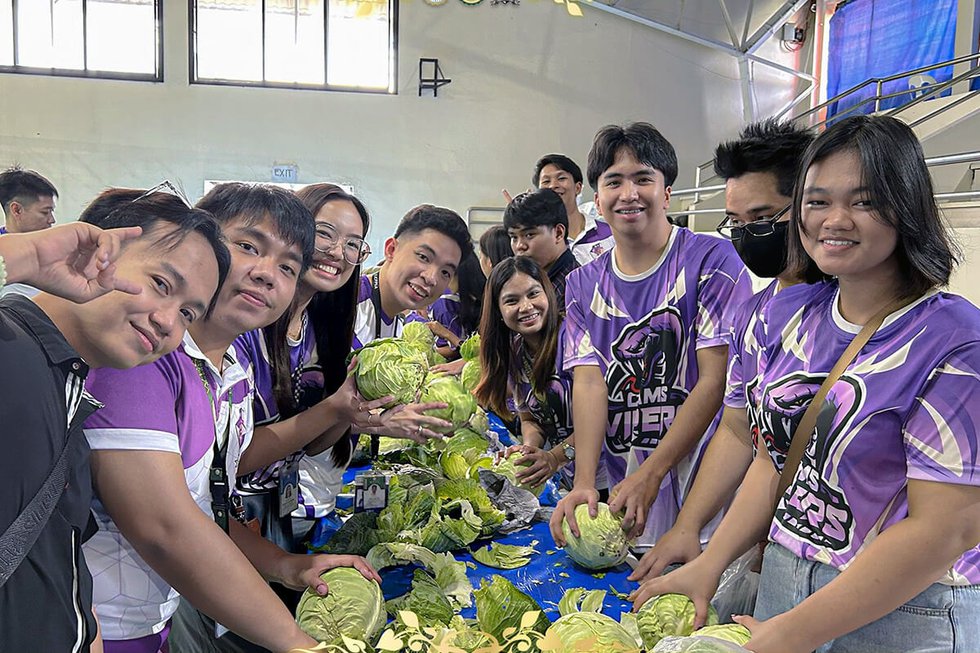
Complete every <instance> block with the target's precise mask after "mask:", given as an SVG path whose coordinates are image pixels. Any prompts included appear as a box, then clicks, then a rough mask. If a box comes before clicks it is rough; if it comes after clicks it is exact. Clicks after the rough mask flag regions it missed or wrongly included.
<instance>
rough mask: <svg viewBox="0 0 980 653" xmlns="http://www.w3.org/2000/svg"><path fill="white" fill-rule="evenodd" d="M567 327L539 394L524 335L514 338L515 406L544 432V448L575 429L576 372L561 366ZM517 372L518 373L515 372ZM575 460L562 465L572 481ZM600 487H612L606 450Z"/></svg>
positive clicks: (511, 382)
mask: <svg viewBox="0 0 980 653" xmlns="http://www.w3.org/2000/svg"><path fill="white" fill-rule="evenodd" d="M563 340H564V329H563V327H562V331H560V332H559V338H558V351H557V352H556V355H555V365H556V367H557V368H558V369H556V370H555V374H554V375H553V376H552V377H551V381H550V383H549V384H548V387H547V389H546V390H545V392H544V396H543V397H542V396H539V395H537V394H535V392H534V387H533V386H532V385H531V380H530V379H529V378H528V375H527V373H526V370H525V364H524V363H523V362H522V361H523V360H524V357H525V355H526V354H525V343H524V339H523V338H522V337H520V336H519V335H517V334H513V337H512V338H511V353H510V355H511V360H510V369H511V371H512V373H511V378H510V379H509V380H508V385H509V387H511V388H512V397H513V402H514V407H515V410H516V412H518V413H530V414H531V416H532V417H533V418H534V421H535V422H537V424H538V426H539V427H540V429H541V432H542V433H543V434H544V437H545V443H544V446H543V449H545V450H548V449H551V448H552V447H554V446H555V445H557V444H559V443H560V442H563V441H564V440H565V439H567V438H568V436H570V435H572V433H573V432H574V430H575V428H574V424H573V421H572V375H571V373H569V372H566V371H565V370H564V369H563V368H562V367H561V362H562V359H563V357H564V351H563ZM515 372H516V373H515ZM574 473H575V463H569V464H567V465H565V466H564V467H563V468H562V474H563V476H565V477H566V478H567V479H568V481H569V482H571V481H572V480H573V479H574ZM595 486H596V489H597V490H605V489H608V488H609V475H608V473H607V472H606V457H605V452H601V453H600V456H599V468H598V469H597V470H596V474H595Z"/></svg>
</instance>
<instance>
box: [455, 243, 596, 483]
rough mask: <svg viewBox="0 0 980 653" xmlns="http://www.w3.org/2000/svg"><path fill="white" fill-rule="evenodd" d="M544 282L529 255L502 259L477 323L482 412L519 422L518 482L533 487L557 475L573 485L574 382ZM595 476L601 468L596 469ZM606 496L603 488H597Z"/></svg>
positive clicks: (548, 287)
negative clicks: (515, 415) (566, 370)
mask: <svg viewBox="0 0 980 653" xmlns="http://www.w3.org/2000/svg"><path fill="white" fill-rule="evenodd" d="M556 308H557V302H556V299H555V291H554V289H553V288H552V287H551V282H550V281H549V280H548V275H547V274H546V273H545V272H544V270H542V269H541V267H540V266H539V265H538V264H537V263H535V262H534V260H533V259H531V258H529V257H527V256H515V257H511V258H506V259H504V260H503V261H501V262H500V263H498V264H497V265H496V266H494V268H493V270H492V271H491V273H490V278H489V280H488V281H487V288H486V290H485V292H484V294H483V317H482V320H481V322H480V363H481V365H482V370H483V371H482V375H481V378H480V382H479V384H478V385H477V387H476V390H475V391H474V393H475V394H476V397H477V400H478V401H479V402H480V404H481V405H483V406H486V407H488V408H489V409H490V410H492V411H494V412H495V413H497V414H499V415H501V416H503V417H510V416H512V415H513V412H514V410H512V406H513V408H514V409H515V410H516V412H517V413H518V414H519V415H520V418H521V420H520V424H521V441H522V445H521V446H519V447H517V448H516V449H517V450H519V451H520V452H521V453H523V458H522V459H520V460H518V461H517V464H518V465H519V466H520V465H524V466H526V467H527V468H526V469H525V470H523V471H521V472H520V474H519V476H520V478H521V480H522V481H525V482H527V483H528V484H530V485H537V484H540V483H542V482H544V481H545V480H547V479H548V478H550V477H551V476H553V475H554V474H555V472H557V471H559V470H563V477H564V478H566V479H567V480H568V481H571V479H572V473H573V470H572V467H573V466H572V465H571V464H569V463H570V462H571V461H572V460H573V459H574V455H575V453H574V452H575V449H574V445H575V436H574V432H573V425H572V410H571V399H572V396H571V395H572V376H571V374H565V373H564V372H563V371H562V370H561V369H559V367H558V362H559V361H560V360H561V355H560V351H559V350H560V347H561V316H560V313H559V311H558V310H556ZM600 470H601V465H600ZM601 487H602V489H605V485H602V486H601Z"/></svg>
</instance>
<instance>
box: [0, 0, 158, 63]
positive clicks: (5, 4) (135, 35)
mask: <svg viewBox="0 0 980 653" xmlns="http://www.w3.org/2000/svg"><path fill="white" fill-rule="evenodd" d="M162 12H163V0H0V72H15V73H32V74H41V75H64V76H71V77H105V78H110V79H133V80H146V81H163V39H162V27H161V26H162V23H163V14H162Z"/></svg>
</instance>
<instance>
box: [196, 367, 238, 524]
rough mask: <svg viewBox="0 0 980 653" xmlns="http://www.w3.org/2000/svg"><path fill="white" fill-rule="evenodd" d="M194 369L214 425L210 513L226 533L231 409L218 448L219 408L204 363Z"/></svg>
mask: <svg viewBox="0 0 980 653" xmlns="http://www.w3.org/2000/svg"><path fill="white" fill-rule="evenodd" d="M194 367H195V368H197V375H198V376H199V377H200V378H201V383H202V384H203V385H204V392H205V393H206V394H207V396H208V403H209V404H211V417H212V421H213V423H214V425H215V432H214V435H215V438H214V444H213V445H212V452H213V454H214V455H213V457H212V459H211V468H210V471H209V474H208V484H209V486H210V488H211V512H212V514H213V515H214V521H215V522H216V523H217V524H218V526H220V527H221V530H223V531H224V532H226V533H227V532H228V472H227V471H226V470H225V454H226V452H227V451H228V443H229V442H230V441H231V407H230V406H229V409H228V420H227V422H226V423H225V437H224V442H223V443H222V444H221V446H220V447H219V446H218V429H217V425H218V418H219V417H220V416H221V413H220V408H219V407H218V405H217V401H216V400H215V397H214V393H213V392H212V391H211V382H210V381H208V376H207V372H206V370H205V365H204V361H202V360H200V359H194ZM230 399H231V389H229V390H228V392H226V393H225V401H226V402H228V401H230Z"/></svg>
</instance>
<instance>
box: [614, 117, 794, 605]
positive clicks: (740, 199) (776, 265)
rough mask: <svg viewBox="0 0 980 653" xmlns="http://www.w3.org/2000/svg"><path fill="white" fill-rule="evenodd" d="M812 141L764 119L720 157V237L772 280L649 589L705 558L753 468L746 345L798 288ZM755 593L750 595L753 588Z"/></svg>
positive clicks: (657, 556)
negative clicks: (789, 266) (801, 211)
mask: <svg viewBox="0 0 980 653" xmlns="http://www.w3.org/2000/svg"><path fill="white" fill-rule="evenodd" d="M811 140H813V134H812V133H810V132H809V131H808V130H804V129H800V128H798V127H794V126H793V125H791V124H789V123H778V122H776V121H775V120H764V121H762V122H757V123H753V124H751V125H749V126H747V127H746V128H745V129H744V130H743V131H742V133H741V134H739V138H738V139H737V140H734V141H729V142H726V143H722V144H721V145H719V146H718V148H717V149H716V150H715V173H716V174H718V176H720V177H721V178H723V179H724V180H725V220H724V221H723V222H722V223H721V225H719V227H718V231H719V233H721V234H722V235H723V236H725V237H726V238H730V239H731V240H732V244H733V245H734V246H735V250H736V251H737V252H738V254H739V256H740V257H741V258H742V260H743V261H744V262H745V265H746V267H747V268H748V269H749V270H750V271H751V272H752V273H753V274H755V275H756V276H757V277H761V278H763V279H772V281H771V283H769V284H768V285H767V286H766V287H765V288H764V289H763V290H761V291H760V292H758V293H756V294H755V295H754V296H753V297H752V299H750V300H749V301H748V302H746V304H745V305H744V306H743V307H742V308H741V309H740V310H739V311H738V312H737V313H736V315H735V318H734V320H733V325H732V344H731V347H730V348H729V362H728V378H727V380H726V381H727V382H726V388H725V399H724V412H723V413H722V419H721V424H720V425H719V426H718V430H717V431H715V435H714V437H713V438H712V440H711V444H709V445H708V449H707V450H706V452H705V455H704V460H703V461H702V462H701V467H700V468H699V470H698V476H697V479H696V480H695V483H694V486H693V487H692V489H691V491H690V493H689V494H688V496H687V500H686V501H685V502H684V506H683V507H682V508H681V512H680V514H679V515H678V516H677V521H676V522H675V523H674V526H673V528H671V529H670V530H669V531H668V532H667V533H665V534H664V535H663V537H661V538H660V540H658V542H657V544H656V546H654V547H653V548H652V549H650V550H649V551H648V552H647V553H646V555H644V556H643V559H642V560H640V564H639V565H638V566H637V567H636V569H635V570H634V571H633V573H632V574H631V575H630V580H638V581H640V582H643V581H644V580H646V579H650V578H654V577H656V576H659V575H660V574H661V573H662V572H663V570H664V568H665V567H667V566H668V565H671V564H675V563H684V562H690V561H691V560H693V559H694V558H695V557H697V556H698V555H700V553H701V546H700V540H699V538H698V534H699V532H700V531H701V529H702V528H703V527H704V525H705V524H707V523H708V522H709V521H710V520H711V519H712V518H713V517H715V515H716V514H718V512H719V511H720V510H722V509H723V508H724V507H725V506H726V505H728V503H729V502H730V501H731V499H732V497H733V496H734V494H735V490H736V489H737V488H738V486H739V484H740V483H741V482H742V478H743V477H744V476H745V472H746V470H747V469H748V467H749V464H750V463H751V462H752V442H750V441H743V440H742V439H740V438H739V437H738V436H736V435H735V434H736V433H748V432H749V428H748V425H747V424H745V422H747V419H748V418H747V415H746V407H747V406H748V401H747V394H748V392H749V388H751V387H753V385H754V384H753V381H754V380H755V378H754V375H755V370H757V369H758V365H757V356H758V350H757V345H756V344H755V343H754V342H752V341H751V339H747V338H746V334H747V333H751V332H752V328H753V326H754V324H755V322H756V320H757V319H758V316H759V314H760V313H761V312H762V308H763V307H764V306H765V304H766V303H767V302H768V301H769V300H770V299H771V298H772V296H773V295H774V294H776V292H777V291H778V290H780V289H782V288H785V287H786V286H790V285H793V284H795V283H798V281H799V280H798V279H796V278H795V277H794V276H793V274H792V273H791V272H787V271H786V270H785V267H786V228H787V225H788V224H789V218H790V204H791V203H792V195H793V184H794V183H795V181H796V174H797V170H798V168H799V161H800V159H801V157H802V156H803V152H804V150H806V148H807V145H809V144H810V141H811ZM746 589H748V588H746ZM737 599H738V597H736V600H735V601H734V602H733V603H732V604H731V605H729V606H728V607H729V608H731V609H730V610H729V612H728V613H726V614H724V615H722V614H721V612H722V611H723V610H724V607H725V606H722V607H720V608H719V616H722V617H723V620H724V619H727V617H728V616H729V614H731V612H732V611H734V613H735V614H749V613H751V612H752V607H753V606H752V604H751V601H752V600H753V599H754V594H752V593H751V592H747V594H746V597H745V600H746V601H748V602H742V603H739V602H738V600H737Z"/></svg>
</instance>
